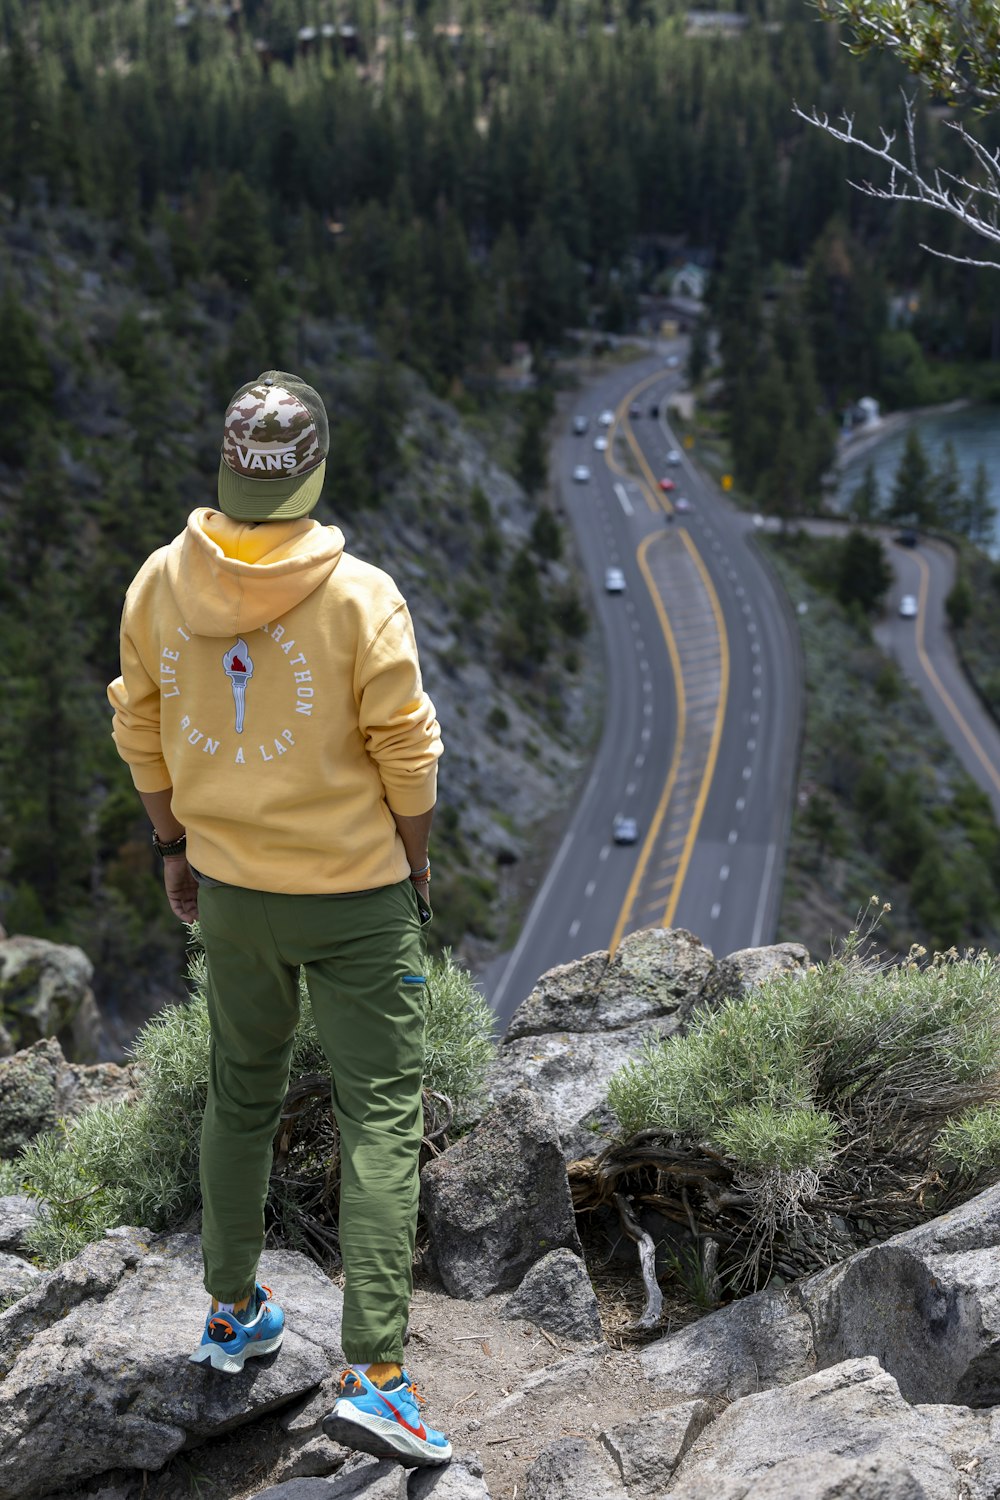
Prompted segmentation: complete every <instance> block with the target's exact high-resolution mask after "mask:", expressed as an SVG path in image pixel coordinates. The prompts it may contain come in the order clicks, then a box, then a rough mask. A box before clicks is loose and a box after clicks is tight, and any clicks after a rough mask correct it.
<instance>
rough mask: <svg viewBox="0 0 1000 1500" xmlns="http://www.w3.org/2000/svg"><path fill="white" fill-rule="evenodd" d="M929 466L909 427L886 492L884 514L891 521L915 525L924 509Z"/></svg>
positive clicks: (915, 434)
mask: <svg viewBox="0 0 1000 1500" xmlns="http://www.w3.org/2000/svg"><path fill="white" fill-rule="evenodd" d="M930 483H931V466H930V463H929V461H928V458H927V454H926V452H925V451H924V445H923V443H922V442H921V441H920V434H919V432H918V431H917V429H916V428H915V427H911V428H909V430H908V431H907V434H906V442H905V444H904V447H903V452H902V456H901V457H900V460H899V465H898V467H897V469H896V475H895V478H894V479H893V482H892V490H891V492H890V495H889V503H888V507H887V514H888V515H889V517H890V518H891V519H892V520H894V521H902V522H907V523H909V524H910V525H919V524H920V523H921V522H922V521H923V520H924V519H925V517H926V516H927V513H928V490H929V488H930Z"/></svg>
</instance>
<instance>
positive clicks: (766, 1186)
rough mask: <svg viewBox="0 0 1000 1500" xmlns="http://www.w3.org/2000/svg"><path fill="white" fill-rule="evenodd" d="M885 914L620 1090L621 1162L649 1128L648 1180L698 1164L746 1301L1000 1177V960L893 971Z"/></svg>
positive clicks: (708, 1213) (738, 1005) (719, 1018)
mask: <svg viewBox="0 0 1000 1500" xmlns="http://www.w3.org/2000/svg"><path fill="white" fill-rule="evenodd" d="M871 901H872V904H871V906H870V907H869V914H868V915H866V916H865V917H864V919H863V921H862V922H861V923H860V924H859V927H858V928H856V929H855V930H854V931H853V932H852V933H851V934H850V936H849V938H848V940H847V942H846V944H845V945H844V946H843V949H842V951H841V952H840V954H839V955H837V956H835V957H834V958H832V959H831V960H830V961H829V962H828V963H825V964H818V965H815V966H813V967H812V968H811V969H809V970H808V971H807V972H806V973H798V974H782V975H779V976H776V977H774V978H772V979H769V980H767V981H766V982H765V983H764V984H762V985H760V986H759V987H756V988H755V989H754V990H753V991H751V993H750V994H749V995H747V996H740V997H738V998H733V999H729V1000H725V1001H724V1002H723V1003H722V1004H721V1005H719V1006H718V1008H716V1009H714V1010H713V1009H705V1010H702V1011H700V1012H697V1013H696V1014H695V1016H694V1017H693V1019H692V1022H691V1025H690V1027H689V1029H688V1030H687V1031H686V1032H685V1033H684V1034H683V1035H681V1036H677V1037H668V1038H666V1039H664V1040H663V1041H661V1042H658V1043H656V1044H652V1043H650V1044H647V1047H646V1051H645V1055H644V1056H642V1057H641V1058H639V1059H638V1060H636V1061H635V1062H632V1063H629V1064H627V1065H626V1066H625V1067H624V1068H623V1069H622V1070H621V1071H620V1072H619V1073H617V1074H616V1075H615V1077H614V1078H613V1079H612V1080H611V1085H610V1088H609V1092H608V1098H609V1102H610V1104H611V1107H612V1109H613V1110H614V1112H615V1114H616V1115H617V1116H618V1119H619V1121H620V1123H621V1129H622V1137H623V1141H622V1144H621V1145H620V1146H619V1147H617V1148H614V1149H613V1155H614V1156H615V1157H616V1158H619V1159H620V1160H621V1161H623V1162H624V1161H627V1160H628V1157H629V1149H630V1145H629V1143H630V1141H631V1139H632V1138H633V1137H635V1136H636V1134H637V1133H638V1132H644V1133H645V1134H644V1142H645V1146H644V1154H645V1159H646V1161H647V1162H648V1163H649V1164H650V1165H649V1168H648V1169H647V1170H649V1171H653V1170H654V1169H655V1167H656V1165H657V1162H659V1161H660V1160H661V1158H662V1159H664V1160H665V1159H666V1157H667V1155H668V1154H672V1159H676V1160H680V1158H681V1153H682V1152H683V1151H684V1150H687V1152H688V1153H689V1154H688V1156H687V1157H686V1158H685V1159H686V1161H687V1168H688V1169H687V1172H686V1173H685V1176H684V1180H685V1181H686V1182H687V1186H688V1191H689V1193H690V1195H691V1207H692V1212H693V1215H694V1217H695V1218H696V1219H698V1220H699V1221H700V1228H701V1232H702V1233H703V1234H704V1235H705V1236H707V1237H709V1238H711V1237H713V1236H714V1237H715V1238H716V1239H718V1240H720V1241H721V1243H722V1245H723V1253H722V1255H721V1257H720V1263H719V1269H720V1273H721V1275H722V1277H723V1280H724V1281H727V1282H728V1285H729V1287H730V1289H731V1290H734V1291H742V1290H746V1289H748V1288H750V1287H753V1286H755V1285H759V1284H761V1283H762V1282H764V1281H766V1280H767V1279H768V1278H769V1277H770V1275H771V1274H772V1273H773V1271H774V1270H775V1269H776V1267H778V1266H780V1267H781V1268H782V1270H783V1274H787V1272H788V1271H789V1270H790V1271H792V1272H793V1273H794V1272H796V1271H797V1270H799V1269H807V1268H814V1267H815V1266H817V1265H819V1264H824V1263H828V1262H829V1260H830V1259H832V1258H836V1253H835V1252H839V1253H844V1251H845V1249H846V1248H850V1246H851V1243H852V1242H853V1243H854V1244H861V1243H865V1242H870V1241H871V1240H873V1239H878V1238H883V1237H885V1236H886V1235H887V1234H889V1233H893V1232H895V1231H896V1230H898V1229H900V1228H903V1227H905V1226H906V1225H907V1224H910V1223H917V1222H920V1221H921V1220H923V1219H925V1218H928V1217H931V1216H932V1215H933V1214H934V1213H936V1212H940V1211H942V1210H943V1209H944V1208H947V1207H949V1206H953V1205H954V1204H955V1203H957V1202H961V1201H964V1199H966V1198H968V1197H971V1196H972V1194H973V1193H975V1192H978V1191H979V1190H980V1189H981V1188H983V1187H984V1186H986V1185H987V1184H988V1183H990V1182H993V1181H995V1180H996V1179H997V1177H998V1176H1000V1103H998V1101H1000V963H998V960H997V959H996V958H995V957H993V956H989V955H985V954H968V955H966V956H965V957H959V956H958V955H957V954H956V953H955V952H954V951H952V952H950V953H947V954H936V955H935V957H934V959H933V961H932V962H930V963H925V962H924V961H923V955H924V950H923V949H919V950H918V949H914V950H913V952H912V953H911V955H910V957H909V958H908V959H907V960H906V961H905V962H902V963H896V964H884V963H881V962H879V961H877V960H876V959H875V958H874V957H873V956H872V952H871V947H870V943H869V941H868V940H869V939H870V938H871V936H872V933H873V931H874V929H875V927H876V926H877V923H878V920H879V917H880V915H881V914H882V913H883V912H884V911H885V908H884V907H882V908H880V907H879V904H878V902H877V898H875V897H874V896H873V897H872V898H871ZM657 1137H659V1138H661V1139H662V1141H663V1145H662V1147H661V1148H657V1147H656V1146H654V1145H653V1143H652V1142H653V1139H654V1138H657ZM720 1158H721V1170H720V1168H719V1166H717V1165H713V1162H716V1163H718V1161H719V1159H720ZM702 1173H704V1177H705V1180H704V1181H699V1178H700V1176H701V1174H702ZM662 1180H663V1181H664V1182H670V1181H671V1179H670V1178H669V1177H668V1176H667V1175H666V1174H662ZM665 1191H666V1192H667V1194H668V1195H669V1194H670V1193H671V1192H672V1191H673V1190H672V1189H671V1188H669V1187H668V1188H666V1189H665ZM639 1193H640V1196H641V1188H640V1189H639ZM657 1201H658V1204H659V1206H660V1207H661V1208H662V1207H663V1200H662V1199H659V1200H657ZM828 1247H829V1253H828Z"/></svg>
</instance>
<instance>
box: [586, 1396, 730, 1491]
mask: <svg viewBox="0 0 1000 1500" xmlns="http://www.w3.org/2000/svg"><path fill="white" fill-rule="evenodd" d="M711 1420H712V1408H711V1407H710V1406H709V1405H708V1402H707V1401H684V1402H682V1403H681V1404H680V1405H679V1406H668V1407H665V1408H664V1409H663V1410H662V1411H653V1412H650V1413H649V1414H648V1415H647V1416H645V1417H640V1419H639V1420H638V1421H637V1422H623V1423H621V1424H620V1425H619V1426H617V1427H611V1428H609V1429H608V1431H607V1432H602V1433H601V1443H602V1445H603V1447H604V1448H605V1450H606V1451H607V1452H608V1453H609V1454H610V1456H611V1458H612V1459H613V1460H614V1462H615V1464H616V1465H617V1468H618V1473H619V1474H620V1476H621V1480H622V1483H623V1484H624V1486H625V1488H626V1489H627V1490H628V1492H629V1495H630V1496H631V1497H632V1500H639V1497H640V1496H645V1495H660V1494H662V1492H663V1487H664V1485H665V1483H666V1481H667V1479H668V1478H669V1477H670V1475H671V1474H672V1473H673V1472H674V1470H675V1469H676V1467H677V1465H678V1464H679V1463H680V1461H681V1459H682V1458H683V1457H684V1455H685V1453H687V1451H688V1449H689V1448H690V1447H691V1444H692V1443H693V1442H694V1441H695V1439H696V1438H697V1437H698V1436H699V1435H700V1434H701V1433H702V1432H703V1431H704V1429H705V1428H706V1427H707V1426H708V1424H709V1422H710V1421H711Z"/></svg>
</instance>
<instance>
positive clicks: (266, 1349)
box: [191, 1282, 285, 1375]
mask: <svg viewBox="0 0 1000 1500" xmlns="http://www.w3.org/2000/svg"><path fill="white" fill-rule="evenodd" d="M254 1295H255V1297H256V1300H257V1311H256V1313H255V1315H254V1317H253V1319H252V1320H251V1322H249V1323H241V1322H240V1320H239V1318H234V1317H232V1316H231V1315H230V1314H229V1313H214V1312H210V1313H209V1315H208V1317H207V1318H206V1319H205V1331H204V1333H203V1334H202V1336H201V1343H200V1344H199V1345H198V1347H197V1349H196V1350H195V1351H194V1353H193V1354H192V1355H191V1363H192V1364H193V1365H211V1366H212V1368H213V1370H224V1371H225V1373H226V1374H227V1375H238V1374H239V1372H240V1371H241V1370H242V1368H243V1366H244V1364H245V1363H246V1361H247V1360H248V1359H251V1358H253V1357H254V1356H255V1355H258V1354H270V1353H272V1351H273V1350H275V1349H277V1348H278V1346H279V1345H280V1343H281V1340H282V1339H283V1337H284V1333H285V1315H284V1313H283V1312H282V1311H281V1308H280V1307H279V1306H278V1304H277V1303H276V1302H272V1301H271V1300H270V1298H271V1288H270V1287H269V1286H261V1284H260V1282H257V1284H256V1286H255V1287H254Z"/></svg>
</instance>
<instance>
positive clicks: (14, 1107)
mask: <svg viewBox="0 0 1000 1500" xmlns="http://www.w3.org/2000/svg"><path fill="white" fill-rule="evenodd" d="M135 1086H136V1075H135V1069H134V1068H132V1067H120V1066H119V1065H118V1064H117V1063H70V1062H67V1060H66V1057H65V1056H64V1054H63V1049H62V1047H61V1046H60V1045H59V1042H58V1041H57V1040H56V1039H55V1037H47V1038H45V1039H44V1040H43V1041H39V1042H34V1043H33V1044H32V1045H31V1046H30V1047H24V1048H22V1049H21V1050H20V1051H19V1052H15V1053H14V1054H13V1055H12V1056H9V1057H4V1058H2V1059H0V1156H9V1157H13V1156H16V1155H17V1154H18V1152H20V1151H23V1149H24V1147H25V1146H26V1145H27V1144H28V1142H29V1141H30V1140H33V1139H34V1137H35V1136H36V1135H39V1134H40V1133H41V1132H42V1131H44V1130H51V1129H53V1127H54V1126H55V1125H56V1124H57V1122H58V1121H59V1120H65V1119H72V1118H73V1117H75V1116H76V1115H79V1114H82V1112H83V1111H84V1110H85V1109H89V1108H90V1107H91V1105H94V1104H107V1103H110V1102H112V1101H113V1100H116V1099H123V1098H128V1097H130V1096H131V1095H132V1094H133V1093H134V1090H135ZM2 1202H3V1200H0V1203H2ZM2 1233H3V1226H2V1217H0V1235H2Z"/></svg>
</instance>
